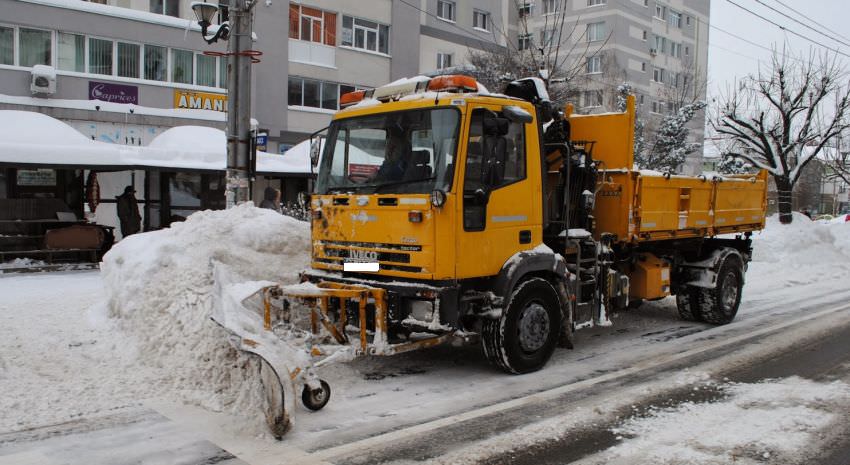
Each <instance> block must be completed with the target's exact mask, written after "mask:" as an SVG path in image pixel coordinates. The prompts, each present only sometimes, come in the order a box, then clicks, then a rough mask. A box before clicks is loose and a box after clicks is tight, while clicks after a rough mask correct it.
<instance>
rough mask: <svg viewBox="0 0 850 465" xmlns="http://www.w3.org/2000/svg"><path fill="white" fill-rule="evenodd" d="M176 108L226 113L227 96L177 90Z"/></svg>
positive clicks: (175, 91) (175, 97)
mask: <svg viewBox="0 0 850 465" xmlns="http://www.w3.org/2000/svg"><path fill="white" fill-rule="evenodd" d="M174 108H186V109H190V110H212V111H222V112H226V111H227V95H224V94H214V93H212V92H194V91H191V90H179V89H175V90H174Z"/></svg>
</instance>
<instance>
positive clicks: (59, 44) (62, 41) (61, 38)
mask: <svg viewBox="0 0 850 465" xmlns="http://www.w3.org/2000/svg"><path fill="white" fill-rule="evenodd" d="M56 49H57V50H56V66H57V67H58V68H59V69H61V70H62V71H76V72H78V73H85V72H86V63H85V61H86V38H85V37H84V36H81V35H77V34H66V33H64V32H60V33H58V34H56ZM0 62H2V60H0Z"/></svg>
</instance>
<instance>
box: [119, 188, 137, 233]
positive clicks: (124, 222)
mask: <svg viewBox="0 0 850 465" xmlns="http://www.w3.org/2000/svg"><path fill="white" fill-rule="evenodd" d="M135 194H136V189H133V186H127V187H125V188H124V193H123V194H121V195H119V196H118V197H116V199H117V200H118V220H119V221H121V235H122V236H124V237H127V236H129V235H131V234H136V233H137V232H139V231H140V230H141V229H142V215H140V214H139V202H138V201H137V200H136V195H135Z"/></svg>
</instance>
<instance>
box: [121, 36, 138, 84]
mask: <svg viewBox="0 0 850 465" xmlns="http://www.w3.org/2000/svg"><path fill="white" fill-rule="evenodd" d="M140 53H141V47H140V46H139V45H138V44H128V43H124V42H118V75H119V76H122V77H129V78H138V77H140V75H139V57H140Z"/></svg>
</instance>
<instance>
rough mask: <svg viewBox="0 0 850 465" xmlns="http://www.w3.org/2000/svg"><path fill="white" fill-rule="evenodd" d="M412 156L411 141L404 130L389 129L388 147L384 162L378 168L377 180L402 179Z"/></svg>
mask: <svg viewBox="0 0 850 465" xmlns="http://www.w3.org/2000/svg"><path fill="white" fill-rule="evenodd" d="M409 158H410V142H409V141H408V140H407V138H406V137H405V136H404V131H402V130H400V129H398V128H392V127H391V128H390V129H388V131H387V147H386V155H385V158H384V162H383V163H382V164H381V167H380V168H378V172H377V174H376V175H375V178H374V179H376V180H381V181H401V180H402V179H403V178H404V174H405V172H406V171H407V163H408V160H409Z"/></svg>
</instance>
